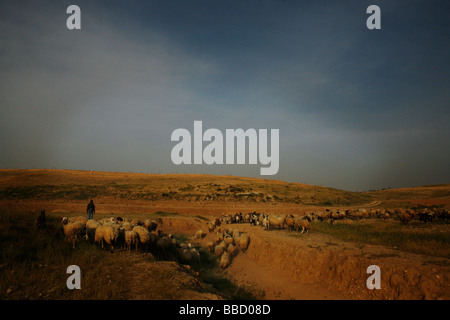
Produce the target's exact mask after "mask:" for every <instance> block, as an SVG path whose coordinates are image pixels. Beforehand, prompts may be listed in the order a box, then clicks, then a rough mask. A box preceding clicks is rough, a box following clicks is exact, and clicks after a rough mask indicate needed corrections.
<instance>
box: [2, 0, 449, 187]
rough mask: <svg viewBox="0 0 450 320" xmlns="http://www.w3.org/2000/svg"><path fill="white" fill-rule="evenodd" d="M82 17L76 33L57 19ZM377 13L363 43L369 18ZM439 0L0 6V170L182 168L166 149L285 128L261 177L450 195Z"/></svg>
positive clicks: (231, 169)
mask: <svg viewBox="0 0 450 320" xmlns="http://www.w3.org/2000/svg"><path fill="white" fill-rule="evenodd" d="M71 4H76V5H78V6H79V7H80V8H81V17H82V18H81V19H82V22H81V26H82V28H81V30H72V31H70V30H68V29H67V28H66V19H67V17H68V16H69V15H68V14H66V8H67V7H68V6H69V5H71ZM371 4H376V5H378V6H379V7H380V8H381V30H368V29H367V27H366V19H367V17H368V16H369V15H368V14H366V8H367V7H368V6H369V5H371ZM449 7H450V5H449V4H448V1H425V0H421V1H407V2H406V1H376V2H373V1H356V0H355V1H194V0H192V1H75V2H72V1H70V2H69V1H9V0H8V1H2V3H1V4H0V39H1V40H0V45H1V46H0V57H1V59H0V106H1V107H0V108H1V109H0V135H1V139H0V149H1V150H2V155H1V157H0V167H2V168H61V169H81V170H105V171H133V172H149V173H155V172H156V173H158V172H160V173H174V172H178V173H194V172H195V173H211V174H233V175H242V176H259V168H260V165H213V166H206V165H204V166H201V165H195V166H194V165H191V166H175V165H173V164H172V163H171V160H170V152H171V149H172V147H173V146H174V145H175V143H174V142H171V141H170V135H171V133H172V131H173V130H175V129H177V128H186V129H188V130H190V131H191V132H192V130H193V122H194V120H202V121H203V126H204V129H207V128H218V129H220V130H223V131H224V130H225V129H228V128H229V129H236V128H243V129H248V128H255V129H279V130H280V170H279V172H278V174H277V175H276V176H265V178H275V179H280V180H286V181H290V182H303V183H309V184H315V185H325V186H331V187H336V188H341V189H347V190H367V189H377V188H384V187H405V186H417V185H424V184H438V183H449V178H450V170H449V163H450V151H449V150H450V143H449V137H450V129H449V126H448V124H449V108H450V103H449V101H450V99H449V98H450V90H449V89H448V88H449V87H450V86H449V84H450V83H449V75H450V65H449V58H448V57H449V56H450V55H449V54H450V42H449V34H450V32H449V31H450V23H449V19H448V12H449Z"/></svg>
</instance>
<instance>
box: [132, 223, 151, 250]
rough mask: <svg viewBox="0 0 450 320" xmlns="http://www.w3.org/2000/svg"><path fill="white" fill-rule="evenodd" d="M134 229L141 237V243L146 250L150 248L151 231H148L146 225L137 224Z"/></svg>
mask: <svg viewBox="0 0 450 320" xmlns="http://www.w3.org/2000/svg"><path fill="white" fill-rule="evenodd" d="M133 231H135V232H136V233H137V234H138V238H139V244H140V245H141V246H142V247H143V248H144V249H146V250H148V249H149V246H150V244H151V243H150V231H148V230H147V229H146V228H145V227H142V226H135V227H134V228H133Z"/></svg>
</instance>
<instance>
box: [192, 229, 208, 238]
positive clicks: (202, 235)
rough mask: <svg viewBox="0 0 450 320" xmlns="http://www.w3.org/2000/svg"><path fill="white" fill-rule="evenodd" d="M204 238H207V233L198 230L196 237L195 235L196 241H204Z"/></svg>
mask: <svg viewBox="0 0 450 320" xmlns="http://www.w3.org/2000/svg"><path fill="white" fill-rule="evenodd" d="M204 237H206V232H203V230H201V229H200V230H198V231H197V232H196V233H195V235H194V239H203V238H204Z"/></svg>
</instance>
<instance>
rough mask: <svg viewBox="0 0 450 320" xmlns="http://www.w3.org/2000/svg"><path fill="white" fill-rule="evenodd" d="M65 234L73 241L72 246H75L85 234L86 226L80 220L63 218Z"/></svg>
mask: <svg viewBox="0 0 450 320" xmlns="http://www.w3.org/2000/svg"><path fill="white" fill-rule="evenodd" d="M63 229H64V235H65V236H66V238H67V239H68V240H69V241H72V247H73V248H75V242H76V241H77V240H79V239H81V237H82V236H83V234H85V229H86V226H85V225H84V224H83V223H81V222H79V221H75V222H69V220H68V219H67V218H66V219H63Z"/></svg>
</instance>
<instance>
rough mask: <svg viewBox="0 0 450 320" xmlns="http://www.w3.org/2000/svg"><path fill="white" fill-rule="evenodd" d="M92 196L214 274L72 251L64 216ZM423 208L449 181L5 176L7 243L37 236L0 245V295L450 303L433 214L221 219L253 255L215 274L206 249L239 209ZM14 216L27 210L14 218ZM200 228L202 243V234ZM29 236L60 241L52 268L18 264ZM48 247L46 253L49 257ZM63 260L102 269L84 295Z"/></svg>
mask: <svg viewBox="0 0 450 320" xmlns="http://www.w3.org/2000/svg"><path fill="white" fill-rule="evenodd" d="M90 199H93V200H94V202H95V205H96V212H95V214H94V219H96V220H100V219H103V218H114V219H116V218H117V217H121V218H126V219H128V220H131V219H139V220H142V221H143V220H145V219H154V220H155V221H157V222H158V229H160V230H162V231H164V232H165V233H167V234H173V235H177V237H178V239H182V241H183V242H186V243H192V245H195V246H196V247H197V248H199V249H201V253H202V260H201V262H205V261H206V262H208V268H207V269H206V268H205V267H204V266H201V265H200V266H199V265H196V266H190V265H186V264H183V263H180V262H179V261H176V259H175V260H174V259H171V258H170V257H167V256H157V255H155V254H152V253H149V252H144V251H142V250H137V251H136V250H132V251H131V252H128V251H127V250H126V249H122V248H117V249H116V250H115V251H114V253H112V254H111V253H109V251H108V250H102V249H100V248H98V247H97V246H95V245H89V246H87V245H84V244H83V243H80V244H79V245H78V246H77V247H76V248H75V249H72V247H71V245H68V248H66V247H67V245H66V243H65V242H64V241H63V236H61V234H60V233H58V230H57V228H58V226H59V223H60V220H61V219H62V218H63V217H74V216H80V215H82V216H86V206H87V203H88V201H89V200H90ZM423 208H426V209H428V210H448V209H449V208H450V184H447V185H436V186H423V187H417V188H404V189H390V190H379V191H370V192H350V191H344V190H337V189H333V188H326V187H321V186H310V185H305V184H300V183H286V182H283V181H275V180H264V179H258V178H242V177H232V176H211V175H175V174H171V175H156V174H152V175H149V174H135V173H109V172H90V171H66V170H0V209H1V210H2V212H1V214H2V215H3V216H4V217H3V219H2V221H1V224H0V225H1V226H2V227H1V228H3V229H0V231H2V232H1V234H2V235H1V238H2V239H1V240H2V241H3V242H4V243H9V242H8V241H9V240H8V235H9V233H8V232H9V231H10V230H13V229H14V228H16V229H17V233H13V231H14V230H13V231H11V236H10V237H20V234H23V237H24V238H25V237H30V238H29V239H28V238H27V240H26V241H25V240H24V242H26V243H24V244H21V242H20V241H16V240H17V238H16V239H15V242H14V244H12V241H10V242H11V246H10V247H9V249H5V246H3V249H0V252H1V256H0V259H1V260H0V270H2V274H3V276H2V277H0V298H1V299H73V298H75V299H109V298H114V299H138V300H142V299H177V300H182V299H248V298H250V299H280V300H290V299H444V300H448V299H449V298H450V285H449V283H450V282H449V280H450V279H449V278H450V276H449V271H450V225H449V224H448V221H446V220H443V219H439V218H438V217H434V219H433V221H432V222H429V223H427V222H423V221H419V220H418V219H413V220H412V221H410V222H409V223H407V224H404V223H402V222H401V221H400V220H399V218H398V216H397V215H394V214H391V215H389V216H388V217H387V218H386V217H383V218H380V216H377V215H373V216H370V217H365V218H362V219H353V218H351V217H350V216H347V217H344V218H343V219H339V220H328V219H325V220H323V221H319V220H317V219H314V220H313V221H310V230H309V232H307V233H301V232H299V231H290V230H288V228H281V229H272V230H269V231H268V230H265V228H264V227H263V226H261V225H251V224H250V223H245V222H244V223H230V224H227V223H225V221H222V223H221V226H220V227H222V228H224V229H230V230H238V231H239V233H246V234H248V235H249V237H250V244H249V246H248V248H247V250H245V252H244V251H239V252H238V253H237V254H236V255H235V256H234V257H233V259H232V262H231V264H230V265H229V266H227V267H226V268H220V267H219V266H218V265H217V264H214V261H215V259H214V255H213V254H210V253H208V252H207V251H206V249H205V248H206V247H207V244H208V243H209V242H211V241H214V237H215V235H216V233H215V232H216V230H215V231H213V232H208V222H209V221H214V220H215V219H216V218H219V219H220V218H223V217H224V216H227V215H232V214H235V213H243V214H247V213H253V212H257V213H264V214H270V215H273V214H277V215H284V216H286V215H294V216H303V215H306V214H314V213H315V214H317V213H318V212H326V210H327V209H328V210H332V211H338V210H340V211H341V212H343V211H345V210H355V211H358V210H364V211H365V212H371V211H374V212H375V211H376V210H378V211H380V210H383V209H391V210H396V209H399V210H400V209H402V210H403V209H410V210H422V209H423ZM41 210H45V211H46V215H47V218H48V219H49V221H53V222H51V223H53V224H51V223H50V224H49V225H50V227H48V228H47V230H44V231H42V230H40V231H39V232H37V231H36V230H35V225H34V221H35V218H36V215H37V214H38V213H39V212H40V211H41ZM16 213H20V214H21V216H20V218H17V220H15V218H14V215H15V214H16ZM8 223H10V225H8ZM17 225H20V228H19V227H17ZM15 226H16V227H15ZM51 226H53V229H52V228H51ZM27 228H28V229H27ZM22 229H23V230H28V231H23V230H22ZM198 230H203V231H204V233H206V236H204V237H203V238H195V237H194V235H195V234H196V232H197V231H198ZM20 232H23V233H20ZM42 232H43V233H44V235H42ZM30 233H31V235H30ZM25 234H26V235H25ZM45 237H47V238H45ZM43 238H45V239H43ZM33 239H38V240H39V241H41V240H42V241H53V240H52V239H54V241H60V242H62V243H64V245H66V247H64V252H65V253H64V254H65V256H63V257H61V258H60V259H59V260H58V261H56V262H55V261H54V260H53V256H54V254H53V253H50V254H48V256H45V255H44V253H42V255H41V253H40V252H41V251H39V250H41V249H40V248H41V247H40V246H38V248H37V249H36V248H33V250H31V249H29V248H28V247H27V250H22V251H23V252H24V253H23V254H22V255H20V256H19V255H18V254H16V253H13V251H14V252H15V250H20V246H21V245H23V246H30V244H29V242H32V241H33ZM36 241H37V240H36ZM180 241H181V240H180ZM45 243H46V244H45V246H43V247H45V248H44V249H43V250H44V251H45V250H49V249H47V248H48V247H49V244H48V243H47V242H45ZM54 250H56V249H54ZM58 250H60V249H58ZM66 250H67V251H66ZM30 252H32V253H30ZM86 252H88V253H86ZM88 254H89V255H88ZM28 255H30V257H32V258H30V257H28ZM77 255H80V256H81V255H82V256H83V258H82V260H81V258H80V261H73V260H74V259H75V260H76V258H75V257H77ZM207 255H208V256H207ZM42 256H43V257H44V258H42ZM50 256H51V257H50ZM93 257H94V258H93ZM71 259H72V260H71ZM95 259H97V260H95ZM42 261H45V262H42ZM67 261H73V262H70V263H71V264H78V265H80V267H81V268H82V270H90V267H89V265H90V263H92V261H100V262H99V263H98V264H97V265H96V268H92V275H89V274H88V271H85V277H84V278H83V283H84V284H86V283H89V285H84V288H86V289H84V290H83V289H82V290H78V291H79V292H69V290H68V289H67V288H65V280H66V279H67V274H65V270H62V272H61V269H58V268H59V267H58V266H64V265H65V264H67ZM370 265H377V266H379V268H380V270H381V289H379V290H378V289H375V290H369V289H368V288H367V286H366V280H367V278H368V277H369V276H370V275H369V274H367V273H366V270H367V267H368V266H370ZM30 266H31V267H30ZM25 270H26V271H25ZM58 270H59V271H58ZM58 272H59V273H60V275H57V274H58ZM94 273H95V274H94ZM43 274H46V275H47V274H48V276H43ZM50 274H51V275H50ZM212 275H214V276H212ZM218 283H220V284H218ZM222 283H226V287H227V289H226V290H225V289H223V288H224V287H225V285H223V284H222ZM88 286H91V287H101V288H102V289H101V290H100V289H98V288H88ZM225 291H226V292H225Z"/></svg>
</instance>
